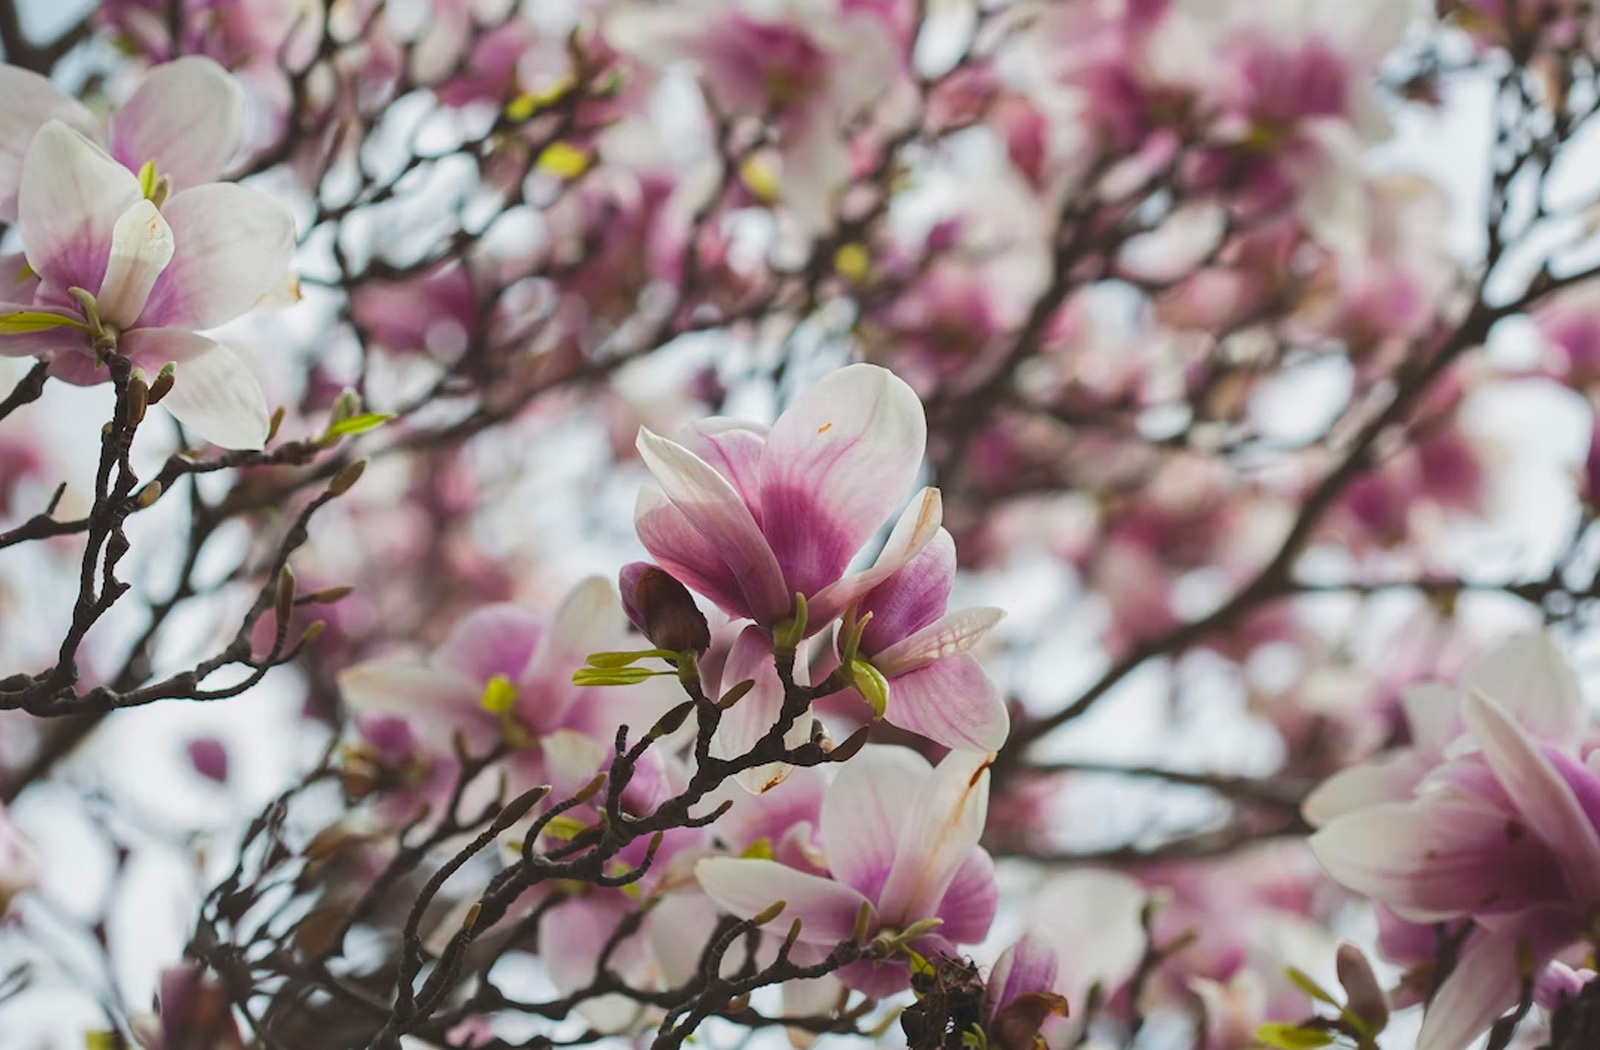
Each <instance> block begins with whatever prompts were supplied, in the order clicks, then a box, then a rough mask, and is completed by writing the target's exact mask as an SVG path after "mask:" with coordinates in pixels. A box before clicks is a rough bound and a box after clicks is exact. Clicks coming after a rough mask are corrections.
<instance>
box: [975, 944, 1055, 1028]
mask: <svg viewBox="0 0 1600 1050" xmlns="http://www.w3.org/2000/svg"><path fill="white" fill-rule="evenodd" d="M1055 987H1056V953H1055V950H1054V949H1053V948H1052V947H1051V946H1050V944H1049V942H1048V941H1046V940H1045V939H1044V938H1043V937H1041V936H1039V934H1038V933H1036V932H1033V931H1029V932H1027V933H1024V934H1023V935H1022V937H1021V938H1020V939H1019V940H1018V941H1017V942H1016V943H1015V944H1013V945H1011V947H1009V948H1007V949H1006V950H1005V951H1003V952H1001V953H1000V958H998V959H996V960H995V963H994V969H992V970H990V971H989V982H988V986H987V988H986V990H985V992H984V996H983V1013H984V1016H985V1017H986V1018H991V1019H992V1018H993V1017H994V1015H995V1014H996V1013H998V1012H1000V1011H1001V1010H1003V1009H1005V1008H1006V1007H1007V1006H1009V1005H1011V1003H1013V1002H1015V1001H1016V1000H1017V999H1018V998H1019V997H1021V996H1024V995H1029V994H1033V993H1038V992H1053V991H1055Z"/></svg>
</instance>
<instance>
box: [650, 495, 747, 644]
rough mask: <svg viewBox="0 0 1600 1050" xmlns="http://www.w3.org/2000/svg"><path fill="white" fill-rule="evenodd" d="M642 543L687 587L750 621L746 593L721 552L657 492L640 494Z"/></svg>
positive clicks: (723, 609)
mask: <svg viewBox="0 0 1600 1050" xmlns="http://www.w3.org/2000/svg"><path fill="white" fill-rule="evenodd" d="M633 525H634V530H635V531H636V532H638V534H639V542H640V543H643V544H644V547H645V550H647V551H649V552H650V556H651V557H653V558H654V559H655V560H656V563H657V564H659V565H660V566H661V567H662V568H663V569H665V570H667V572H668V573H670V574H671V575H672V576H674V577H676V578H677V579H678V581H679V582H680V583H682V584H683V585H684V586H685V587H687V588H689V589H690V590H691V591H694V592H695V593H696V594H700V595H704V596H705V597H707V598H709V599H711V601H712V602H714V603H716V606H717V608H719V609H721V610H722V611H723V612H725V613H727V614H728V615H729V616H732V617H734V618H735V619H749V618H750V617H751V613H750V610H749V609H748V608H747V607H746V605H745V596H744V591H743V590H742V589H741V588H740V586H739V581H738V579H737V578H736V577H735V576H734V574H733V572H732V570H730V569H729V568H728V566H727V565H726V564H724V563H723V560H722V553H721V548H719V547H718V546H717V545H716V544H715V543H713V542H711V541H710V540H708V539H707V538H706V537H705V536H703V535H701V534H700V530H699V529H697V528H695V527H694V526H693V525H691V524H689V519H688V518H686V517H684V515H683V511H681V510H679V509H678V508H677V507H675V506H673V505H672V502H671V501H670V500H668V499H667V497H665V496H663V495H662V494H661V493H660V492H659V491H657V490H656V489H653V488H648V487H646V488H642V489H640V490H639V499H638V502H637V503H636V505H635V507H634V512H633Z"/></svg>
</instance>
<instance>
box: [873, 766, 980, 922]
mask: <svg viewBox="0 0 1600 1050" xmlns="http://www.w3.org/2000/svg"><path fill="white" fill-rule="evenodd" d="M993 761H994V756H993V755H990V754H983V753H979V752H972V751H953V752H951V753H950V754H949V755H946V756H945V759H944V761H943V762H941V763H939V765H938V767H937V768H935V769H934V771H933V776H932V777H930V778H929V781H928V785H927V789H926V790H925V791H923V792H922V793H921V794H920V795H919V796H918V798H917V804H916V805H915V806H914V807H913V808H912V810H911V812H910V813H908V814H907V815H906V817H905V818H904V822H903V823H902V824H901V829H900V835H899V840H898V841H897V842H896V844H895V855H894V866H893V867H892V868H891V869H890V871H889V879H888V882H887V883H886V884H885V885H884V887H883V893H882V894H881V895H880V896H879V898H878V906H879V909H880V911H881V912H882V916H883V922H884V923H885V924H886V925H890V926H896V927H901V928H904V927H906V926H909V925H911V924H912V923H914V922H917V921H918V920H921V919H927V918H932V917H934V916H935V915H937V913H938V907H939V902H940V901H941V900H943V899H944V895H945V891H946V890H948V889H949V888H950V884H951V882H952V881H953V880H954V879H955V876H956V871H957V870H958V869H959V868H960V867H961V865H962V864H964V863H965V862H966V859H967V855H968V854H969V853H970V852H972V848H973V847H974V846H976V845H977V844H978V839H979V837H980V836H981V835H982V834H983V822H984V817H985V814H986V813H987V810H988V805H989V765H990V763H991V762H993Z"/></svg>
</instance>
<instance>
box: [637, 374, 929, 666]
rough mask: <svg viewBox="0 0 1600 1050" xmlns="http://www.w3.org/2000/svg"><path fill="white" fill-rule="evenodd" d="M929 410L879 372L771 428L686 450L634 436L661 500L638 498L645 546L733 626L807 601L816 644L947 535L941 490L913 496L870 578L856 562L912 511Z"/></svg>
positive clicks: (821, 385) (830, 383)
mask: <svg viewBox="0 0 1600 1050" xmlns="http://www.w3.org/2000/svg"><path fill="white" fill-rule="evenodd" d="M927 434H928V429H927V423H926V421H925V420H924V418H923V413H922V402H921V401H920V400H918V398H917V395H916V393H915V392H913V391H912V389H911V388H910V387H909V386H907V385H906V384H905V383H904V382H903V381H902V380H900V379H898V378H896V377H895V376H894V375H893V374H892V373H891V372H889V371H888V370H886V369H883V368H879V367H877V366H876V365H850V366H848V367H846V368H841V369H839V370H838V371H836V372H832V373H830V374H829V375H827V376H825V377H823V378H822V379H821V380H820V381H819V382H817V383H815V384H814V385H812V386H811V387H810V388H808V389H807V390H806V391H805V392H804V393H802V394H801V395H800V396H799V397H797V398H796V399H795V401H794V403H793V404H791V405H790V406H789V408H788V410H787V411H785V412H784V413H783V414H782V415H781V416H779V417H778V421H777V422H776V423H775V424H773V426H772V428H771V430H767V429H766V428H764V427H760V426H756V425H753V424H748V423H741V422H737V421H734V420H728V419H708V420H704V421H702V422H700V423H697V424H695V425H694V426H692V427H691V428H689V430H688V432H687V434H686V435H685V437H684V441H683V443H681V444H680V443H678V442H675V441H669V440H667V439H666V438H662V437H658V436H657V435H655V434H652V433H651V432H650V431H649V430H646V429H643V428H641V429H640V431H639V441H638V446H639V454H640V455H641V456H642V457H643V458H644V462H645V465H646V466H648V467H649V468H650V472H651V473H652V474H654V475H655V478H656V481H657V482H658V483H659V484H660V486H661V488H660V490H656V489H649V488H647V489H643V490H641V491H640V493H639V504H638V509H637V512H636V522H635V523H636V525H637V528H638V532H639V539H640V541H641V542H643V543H644V545H645V548H646V549H647V550H648V551H649V552H650V553H651V555H652V556H654V558H655V560H656V561H657V562H658V563H660V565H661V567H662V568H664V569H666V570H667V571H668V572H669V573H671V574H672V575H673V576H674V577H676V578H677V579H678V580H680V581H682V582H683V583H684V584H685V585H686V586H688V587H689V589H690V590H693V591H696V592H698V593H699V594H702V595H704V596H705V597H707V598H709V599H711V600H712V601H713V602H715V603H716V604H717V605H718V606H719V607H720V608H721V609H722V610H723V611H724V612H726V613H727V614H728V615H729V616H732V617H734V618H736V619H751V620H754V621H756V622H757V623H758V624H761V625H762V626H764V627H767V628H774V627H777V626H779V625H780V624H782V623H784V622H785V621H787V620H789V619H790V618H791V617H792V616H793V615H794V614H795V611H796V610H795V595H796V594H803V595H805V598H806V602H807V612H808V615H807V619H806V625H807V626H806V633H807V634H815V633H816V632H818V631H820V630H822V629H823V628H825V627H826V626H827V625H828V624H829V623H831V622H832V621H833V620H834V619H836V618H837V617H838V616H839V615H840V614H841V613H843V612H844V610H845V609H846V608H847V607H849V605H850V604H851V603H852V602H854V601H856V600H857V599H858V598H860V597H861V596H862V595H864V594H866V593H867V592H868V591H870V590H871V589H872V588H873V587H875V586H877V585H878V584H879V583H881V582H883V581H884V580H885V579H887V578H888V577H889V576H890V575H891V574H892V573H894V572H895V570H897V569H899V568H900V567H901V566H902V565H904V564H905V563H906V562H908V561H910V560H911V559H912V558H913V557H915V556H916V554H917V552H918V551H919V550H921V549H922V547H923V546H924V545H925V544H926V543H927V542H928V541H929V540H930V539H931V538H932V537H933V534H934V532H935V531H936V530H937V529H938V527H939V520H940V503H939V493H938V491H937V490H936V489H923V490H922V492H921V493H920V494H918V495H917V496H915V497H913V498H912V500H911V505H910V506H909V507H908V508H907V509H906V511H905V513H904V514H903V515H902V516H901V518H900V520H899V523H898V524H896V526H895V528H894V531H893V533H892V534H891V536H890V537H889V542H888V544H887V545H886V546H885V547H884V550H883V552H882V554H880V555H879V557H878V559H877V561H876V562H875V563H874V564H873V566H872V567H871V568H869V569H867V570H865V571H863V572H859V573H856V574H854V575H850V576H846V575H845V573H846V571H847V570H848V569H849V567H850V561H851V559H853V558H854V557H855V555H856V553H857V552H858V551H859V550H861V548H862V546H863V545H864V544H866V542H867V541H868V540H869V539H871V538H872V536H873V534H874V533H876V532H877V531H878V530H879V529H880V528H882V526H883V523H884V522H885V521H886V520H887V519H888V517H889V515H890V514H892V513H893V512H894V510H895V508H897V507H899V506H900V505H901V503H902V502H904V500H905V497H906V493H907V492H908V491H909V490H910V488H911V486H912V484H913V483H914V482H915V480H916V476H917V471H918V470H919V469H921V466H922V454H923V450H924V448H925V447H926V445H927Z"/></svg>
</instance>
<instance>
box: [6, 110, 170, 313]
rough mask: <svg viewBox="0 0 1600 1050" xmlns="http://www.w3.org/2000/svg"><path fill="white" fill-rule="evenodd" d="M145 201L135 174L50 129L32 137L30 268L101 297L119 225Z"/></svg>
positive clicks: (23, 220) (24, 202)
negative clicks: (125, 213)
mask: <svg viewBox="0 0 1600 1050" xmlns="http://www.w3.org/2000/svg"><path fill="white" fill-rule="evenodd" d="M143 196H144V195H143V194H142V193H140V192H139V180H138V179H136V178H134V176H133V172H131V171H129V170H128V169H127V168H124V167H123V166H122V165H121V164H118V163H117V162H116V161H114V160H112V159H111V157H110V156H108V155H107V154H106V152H105V151H104V150H102V149H101V148H100V147H99V146H96V145H95V144H94V143H93V142H90V141H89V140H88V139H86V138H84V137H83V135H81V134H79V133H78V132H76V131H74V130H72V129H71V128H69V127H67V125H65V124H63V123H61V122H60V121H55V120H52V121H50V122H49V123H47V124H45V126H44V127H42V128H40V129H39V133H38V134H37V135H35V136H34V137H33V145H32V146H31V147H29V149H28V156H27V159H26V160H24V161H23V164H22V186H21V189H20V190H19V191H18V194H17V215H18V218H17V226H18V228H19V229H20V231H21V233H22V244H23V248H24V249H25V251H26V252H27V256H28V265H29V266H30V267H32V268H33V272H34V273H36V274H38V275H39V276H40V277H42V278H43V279H44V280H45V281H47V282H48V283H49V284H52V285H54V286H55V287H57V288H59V289H61V290H63V291H65V290H66V289H68V288H83V289H85V290H87V291H90V292H93V291H95V290H96V289H98V288H99V287H100V285H101V283H102V281H103V280H104V279H105V275H106V263H107V261H108V260H109V259H110V257H111V239H112V231H113V230H114V229H115V228H116V225H117V219H119V218H120V217H121V216H122V213H123V212H125V211H127V210H128V209H129V208H130V207H132V206H133V204H134V203H135V202H136V201H138V200H140V199H141V198H142V197H143Z"/></svg>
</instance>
